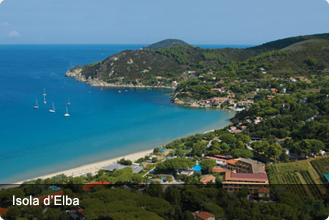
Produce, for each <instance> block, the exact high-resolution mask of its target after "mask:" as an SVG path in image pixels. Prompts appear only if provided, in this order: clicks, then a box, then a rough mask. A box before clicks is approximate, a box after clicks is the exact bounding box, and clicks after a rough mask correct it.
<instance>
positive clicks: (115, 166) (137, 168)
mask: <svg viewBox="0 0 329 221" xmlns="http://www.w3.org/2000/svg"><path fill="white" fill-rule="evenodd" d="M126 167H131V168H132V169H133V173H134V174H136V173H139V172H140V171H141V170H143V169H144V168H143V167H142V166H138V165H130V166H128V165H121V164H118V163H114V164H111V165H108V166H106V167H103V168H102V169H103V170H104V171H106V172H112V171H113V170H120V169H123V168H126Z"/></svg>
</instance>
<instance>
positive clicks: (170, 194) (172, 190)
mask: <svg viewBox="0 0 329 221" xmlns="http://www.w3.org/2000/svg"><path fill="white" fill-rule="evenodd" d="M165 199H166V200H167V201H168V202H170V203H171V204H174V205H179V204H180V203H181V193H180V191H179V190H178V189H177V188H176V187H175V186H169V187H168V188H166V191H165Z"/></svg>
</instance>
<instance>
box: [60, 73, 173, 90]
mask: <svg viewBox="0 0 329 221" xmlns="http://www.w3.org/2000/svg"><path fill="white" fill-rule="evenodd" d="M81 72H82V68H73V69H70V70H68V71H67V72H66V74H65V77H72V78H75V80H76V81H80V82H84V83H86V84H88V85H90V86H94V87H131V88H167V89H175V87H168V86H148V85H143V84H137V85H134V84H119V83H107V82H105V81H103V80H101V79H99V78H91V77H90V76H89V77H88V78H86V76H84V75H83V74H82V73H81Z"/></svg>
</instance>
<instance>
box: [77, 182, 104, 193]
mask: <svg viewBox="0 0 329 221" xmlns="http://www.w3.org/2000/svg"><path fill="white" fill-rule="evenodd" d="M99 185H102V186H108V185H110V183H109V182H107V181H101V182H97V181H95V182H91V183H87V184H85V185H83V186H82V189H83V191H90V190H91V189H92V188H94V187H95V186H99Z"/></svg>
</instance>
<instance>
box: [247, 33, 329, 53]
mask: <svg viewBox="0 0 329 221" xmlns="http://www.w3.org/2000/svg"><path fill="white" fill-rule="evenodd" d="M310 39H326V40H329V34H327V33H325V34H315V35H304V36H297V37H291V38H284V39H280V40H276V41H271V42H267V43H265V44H262V45H259V46H255V47H251V48H247V49H246V50H250V51H259V52H266V51H273V50H280V49H283V48H285V47H288V46H289V45H292V44H295V43H298V42H302V41H306V40H310Z"/></svg>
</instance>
